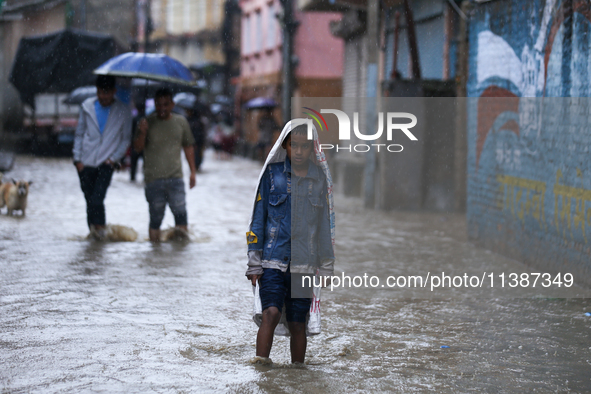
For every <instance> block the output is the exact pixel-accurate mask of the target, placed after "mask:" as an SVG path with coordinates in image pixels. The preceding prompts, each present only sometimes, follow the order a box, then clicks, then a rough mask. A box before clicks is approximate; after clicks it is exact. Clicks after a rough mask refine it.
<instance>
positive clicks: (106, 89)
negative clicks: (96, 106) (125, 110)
mask: <svg viewBox="0 0 591 394" xmlns="http://www.w3.org/2000/svg"><path fill="white" fill-rule="evenodd" d="M116 92H117V89H115V77H114V76H112V75H99V76H98V77H96V96H97V98H98V101H99V103H100V105H102V106H103V107H108V106H109V105H111V104H113V101H115V93H116Z"/></svg>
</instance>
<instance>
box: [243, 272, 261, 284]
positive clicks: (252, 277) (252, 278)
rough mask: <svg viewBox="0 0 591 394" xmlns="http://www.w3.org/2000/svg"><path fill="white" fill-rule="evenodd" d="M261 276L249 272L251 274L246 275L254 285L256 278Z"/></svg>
mask: <svg viewBox="0 0 591 394" xmlns="http://www.w3.org/2000/svg"><path fill="white" fill-rule="evenodd" d="M261 276H263V275H255V274H251V275H247V276H246V277H247V278H248V279H249V280H250V282H251V283H252V285H253V286H256V285H257V280H259V279H260V278H261Z"/></svg>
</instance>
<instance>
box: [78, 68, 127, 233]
mask: <svg viewBox="0 0 591 394" xmlns="http://www.w3.org/2000/svg"><path fill="white" fill-rule="evenodd" d="M96 90H97V97H92V98H89V99H87V100H86V101H84V103H83V104H82V107H81V109H80V117H79V120H78V127H77V128H76V134H75V136H74V149H73V157H74V165H75V166H76V170H77V171H78V176H79V178H80V188H81V189H82V192H83V193H84V198H85V199H86V215H87V222H88V227H89V228H90V233H91V235H93V236H94V237H95V238H97V239H100V240H104V239H106V234H107V230H106V227H105V226H106V218H105V204H104V201H105V196H106V195H107V188H108V187H109V184H110V183H111V177H112V176H113V169H114V167H115V166H116V165H117V163H118V162H119V161H120V160H121V159H122V158H123V156H124V155H125V152H126V151H127V147H128V146H129V140H130V139H131V111H130V110H129V108H128V107H127V106H126V105H125V104H123V103H122V102H121V101H119V100H117V98H116V97H115V93H116V92H117V90H116V88H115V77H113V76H110V75H99V76H98V77H97V79H96Z"/></svg>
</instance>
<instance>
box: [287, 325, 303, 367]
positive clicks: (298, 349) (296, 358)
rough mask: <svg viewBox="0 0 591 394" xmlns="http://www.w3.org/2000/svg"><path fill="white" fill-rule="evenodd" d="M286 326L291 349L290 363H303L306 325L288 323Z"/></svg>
mask: <svg viewBox="0 0 591 394" xmlns="http://www.w3.org/2000/svg"><path fill="white" fill-rule="evenodd" d="M287 324H288V326H289V332H290V333H291V340H290V343H289V345H290V348H291V362H292V363H303V362H304V359H305V358H306V346H308V339H307V338H306V323H296V322H288V323H287Z"/></svg>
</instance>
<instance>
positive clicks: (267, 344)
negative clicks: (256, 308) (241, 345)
mask: <svg viewBox="0 0 591 394" xmlns="http://www.w3.org/2000/svg"><path fill="white" fill-rule="evenodd" d="M280 319H281V312H279V309H278V308H277V307H274V306H270V307H268V308H267V309H265V310H264V311H263V321H262V323H261V326H260V327H259V332H258V334H257V350H256V352H257V356H258V357H266V358H269V355H270V354H271V347H272V346H273V334H274V333H275V327H277V324H279V320H280Z"/></svg>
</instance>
